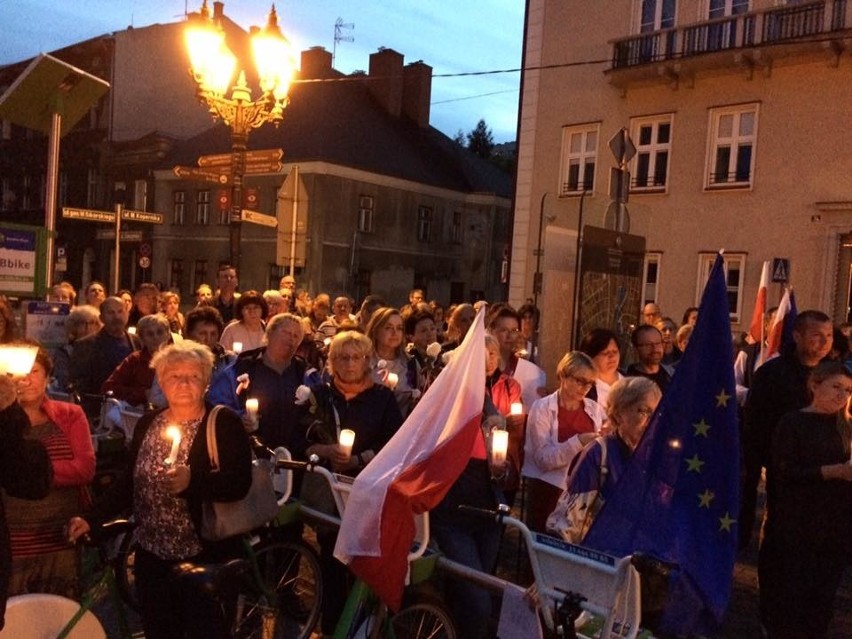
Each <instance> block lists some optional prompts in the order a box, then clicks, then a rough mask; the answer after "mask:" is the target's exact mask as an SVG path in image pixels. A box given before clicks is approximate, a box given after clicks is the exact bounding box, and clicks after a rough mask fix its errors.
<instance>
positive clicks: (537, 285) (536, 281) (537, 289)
mask: <svg viewBox="0 0 852 639" xmlns="http://www.w3.org/2000/svg"><path fill="white" fill-rule="evenodd" d="M547 193H548V192H547V191H545V192H544V194H542V196H541V203H540V204H539V206H538V248H536V251H535V275H533V306H535V307H536V309H537V310H538V319H537V320H536V323H535V330H534V331H533V335H532V340H530V341H531V342H532V349H531V351H532V352H531V353H530V358H531V359H533V360H535V359H536V357H537V351H538V338H539V332H540V327H539V324H541V309H540V308H538V296H539V295H541V284H542V281H541V280H542V273H541V255H542V252H543V251H542V249H541V237H542V231H543V230H544V201H545V200H546V199H547Z"/></svg>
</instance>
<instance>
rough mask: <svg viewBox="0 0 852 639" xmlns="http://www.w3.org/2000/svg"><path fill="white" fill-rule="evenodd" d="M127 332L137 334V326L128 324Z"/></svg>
mask: <svg viewBox="0 0 852 639" xmlns="http://www.w3.org/2000/svg"><path fill="white" fill-rule="evenodd" d="M127 332H128V333H130V334H131V335H136V327H135V326H128V327H127Z"/></svg>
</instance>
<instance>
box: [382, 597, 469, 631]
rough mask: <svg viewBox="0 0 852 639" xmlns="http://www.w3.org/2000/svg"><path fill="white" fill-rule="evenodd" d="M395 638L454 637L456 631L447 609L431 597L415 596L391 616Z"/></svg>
mask: <svg viewBox="0 0 852 639" xmlns="http://www.w3.org/2000/svg"><path fill="white" fill-rule="evenodd" d="M391 625H393V632H394V636H396V638H397V639H456V637H458V632H457V631H456V625H455V623H454V622H453V619H452V617H451V616H450V613H449V611H448V610H447V609H446V608H445V607H444V605H443V604H442V603H440V602H439V601H438V600H436V599H433V598H431V597H428V598H425V597H420V598H415V599H414V600H413V601H412V602H411V603H410V604H408V605H406V606H405V607H404V608H402V609H401V610H400V611H399V612H398V613H396V614H395V615H394V616H393V617H391Z"/></svg>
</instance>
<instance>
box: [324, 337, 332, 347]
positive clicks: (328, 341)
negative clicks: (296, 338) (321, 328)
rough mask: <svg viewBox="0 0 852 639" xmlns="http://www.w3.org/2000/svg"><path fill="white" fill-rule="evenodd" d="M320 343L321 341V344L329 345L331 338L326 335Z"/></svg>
mask: <svg viewBox="0 0 852 639" xmlns="http://www.w3.org/2000/svg"><path fill="white" fill-rule="evenodd" d="M322 343H323V344H325V345H326V346H331V338H330V337H326V338H325V339H324V340H323V341H322Z"/></svg>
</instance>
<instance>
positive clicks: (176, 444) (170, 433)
mask: <svg viewBox="0 0 852 639" xmlns="http://www.w3.org/2000/svg"><path fill="white" fill-rule="evenodd" d="M166 437H168V438H170V439H171V440H172V449H171V451H170V452H169V456H168V457H167V458H166V466H174V464H175V462H176V461H177V455H178V449H179V448H180V428H178V427H177V426H169V427H168V428H166Z"/></svg>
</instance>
